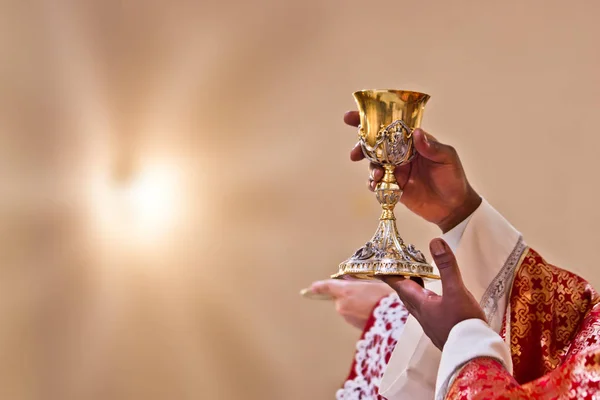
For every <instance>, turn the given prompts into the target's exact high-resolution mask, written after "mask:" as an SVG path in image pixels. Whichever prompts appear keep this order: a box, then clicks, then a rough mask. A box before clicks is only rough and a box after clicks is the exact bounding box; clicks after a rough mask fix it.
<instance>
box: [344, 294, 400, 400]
mask: <svg viewBox="0 0 600 400" xmlns="http://www.w3.org/2000/svg"><path fill="white" fill-rule="evenodd" d="M373 318H374V322H373V325H372V326H371V328H370V329H369V330H368V331H367V332H366V333H365V334H364V336H363V339H361V340H359V341H358V343H357V344H356V355H355V358H354V371H353V372H354V375H355V377H354V378H352V379H348V380H347V381H346V382H345V383H344V386H343V387H342V388H341V389H339V390H338V391H337V393H336V400H365V399H378V398H379V397H378V392H379V385H380V383H381V378H382V377H383V373H384V371H385V368H386V366H387V363H388V361H389V359H390V357H391V355H392V352H393V351H394V347H395V346H396V343H397V341H398V339H399V338H400V334H401V333H402V330H403V329H404V325H405V324H406V319H407V318H408V311H407V310H406V308H405V307H404V304H402V302H401V301H400V299H399V298H398V295H397V294H396V293H392V294H390V295H389V296H387V297H384V298H383V299H382V300H381V301H380V302H379V304H378V305H377V307H375V309H374V310H373Z"/></svg>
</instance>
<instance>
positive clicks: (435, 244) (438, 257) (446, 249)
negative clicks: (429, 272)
mask: <svg viewBox="0 0 600 400" xmlns="http://www.w3.org/2000/svg"><path fill="white" fill-rule="evenodd" d="M429 250H430V251H431V255H432V256H433V260H434V261H435V265H436V266H437V267H438V269H439V271H440V277H441V278H442V291H443V292H444V293H443V294H446V293H451V292H453V291H454V292H456V291H457V290H461V289H462V290H466V288H465V284H464V283H463V280H462V277H461V275H460V269H459V268H458V263H457V262H456V257H455V256H454V253H453V252H452V250H451V249H450V246H448V244H447V243H446V242H445V241H443V240H442V239H433V240H432V241H431V243H430V244H429Z"/></svg>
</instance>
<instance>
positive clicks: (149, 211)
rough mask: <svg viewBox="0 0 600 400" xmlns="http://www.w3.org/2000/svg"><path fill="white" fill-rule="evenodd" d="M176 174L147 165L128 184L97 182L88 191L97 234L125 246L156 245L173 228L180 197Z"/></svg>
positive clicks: (170, 168) (171, 169) (164, 167)
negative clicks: (90, 190) (90, 194)
mask: <svg viewBox="0 0 600 400" xmlns="http://www.w3.org/2000/svg"><path fill="white" fill-rule="evenodd" d="M180 178H181V177H180V175H179V170H178V169H177V168H174V167H173V166H171V165H165V164H158V163H154V164H152V163H150V164H147V165H145V166H143V168H141V169H140V171H139V173H137V174H134V175H133V176H132V178H131V179H130V180H129V181H125V182H122V183H120V182H114V181H113V180H110V179H108V175H107V176H105V177H104V179H101V180H99V182H98V183H97V184H96V185H95V187H94V189H93V191H92V198H93V210H92V212H93V213H94V216H95V219H96V220H97V222H98V227H99V228H100V233H101V235H102V236H104V237H105V238H106V239H108V240H109V241H110V242H113V241H115V240H116V241H118V242H119V243H121V244H125V245H128V246H135V247H137V246H139V245H148V244H152V245H154V244H156V243H157V241H158V240H160V239H164V238H165V235H167V234H168V233H169V232H170V231H172V229H173V228H174V227H175V225H176V223H177V221H178V217H179V215H180V211H181V203H180V201H179V200H180V199H181V197H182V193H181V185H180V183H181V182H180Z"/></svg>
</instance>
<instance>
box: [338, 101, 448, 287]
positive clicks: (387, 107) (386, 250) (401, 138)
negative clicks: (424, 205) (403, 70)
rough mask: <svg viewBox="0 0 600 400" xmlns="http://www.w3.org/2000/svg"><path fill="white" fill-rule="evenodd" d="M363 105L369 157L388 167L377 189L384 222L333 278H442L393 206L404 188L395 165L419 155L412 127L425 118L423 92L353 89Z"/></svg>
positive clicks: (364, 145) (361, 139) (365, 149)
mask: <svg viewBox="0 0 600 400" xmlns="http://www.w3.org/2000/svg"><path fill="white" fill-rule="evenodd" d="M354 99H355V100H356V103H357V105H358V108H359V113H360V121H361V122H360V126H359V142H360V144H361V148H362V151H363V153H364V155H365V157H366V158H368V159H369V160H370V161H371V162H373V163H376V164H378V165H380V166H382V167H383V168H384V176H383V179H382V180H381V182H379V183H378V184H377V187H376V188H375V197H376V198H377V201H378V202H379V203H380V204H381V208H382V213H381V217H380V218H379V226H378V227H377V230H376V231H375V234H374V235H373V237H372V238H371V240H370V241H368V242H367V243H365V245H363V246H362V247H361V248H360V249H358V250H357V251H356V252H355V253H354V254H353V255H352V257H350V258H349V259H347V260H346V261H344V262H343V263H341V264H340V265H339V269H338V272H337V273H336V274H335V275H333V277H334V278H359V279H376V278H377V277H379V276H382V275H396V276H414V277H420V278H426V279H427V278H430V279H439V276H437V275H435V274H434V271H433V267H432V266H431V265H429V264H428V263H427V260H426V258H425V256H424V255H423V253H422V252H421V251H419V250H417V249H416V248H415V246H414V245H412V244H408V245H407V244H405V243H404V240H403V239H402V238H401V237H400V234H399V233H398V229H397V227H396V217H395V216H394V207H395V206H396V203H398V201H400V197H401V196H402V190H401V189H400V186H399V185H398V182H396V177H395V176H394V170H395V168H396V167H397V166H400V165H404V164H407V163H408V162H410V161H411V160H412V158H413V157H414V155H415V150H414V147H413V138H412V130H413V129H414V128H417V127H418V126H419V125H420V123H421V118H422V115H423V109H424V107H425V103H426V102H427V100H429V96H428V95H426V94H424V93H417V92H409V91H401V90H363V91H359V92H356V93H354Z"/></svg>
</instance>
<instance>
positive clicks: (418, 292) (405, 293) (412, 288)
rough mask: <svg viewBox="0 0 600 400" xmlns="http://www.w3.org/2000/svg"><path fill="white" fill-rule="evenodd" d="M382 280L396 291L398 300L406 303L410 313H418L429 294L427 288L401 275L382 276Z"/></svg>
mask: <svg viewBox="0 0 600 400" xmlns="http://www.w3.org/2000/svg"><path fill="white" fill-rule="evenodd" d="M383 281H384V282H385V283H387V284H388V285H390V287H391V288H392V289H394V290H395V291H396V293H398V296H399V297H400V300H402V302H403V303H404V305H406V307H407V308H408V309H409V312H410V313H411V314H413V315H414V314H415V313H416V314H419V313H420V310H421V307H422V306H423V304H425V301H426V300H427V298H428V297H429V296H430V295H431V292H430V291H429V290H426V289H424V288H422V287H421V286H420V285H419V284H418V283H417V282H414V281H412V280H410V279H406V278H403V277H384V278H383Z"/></svg>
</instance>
